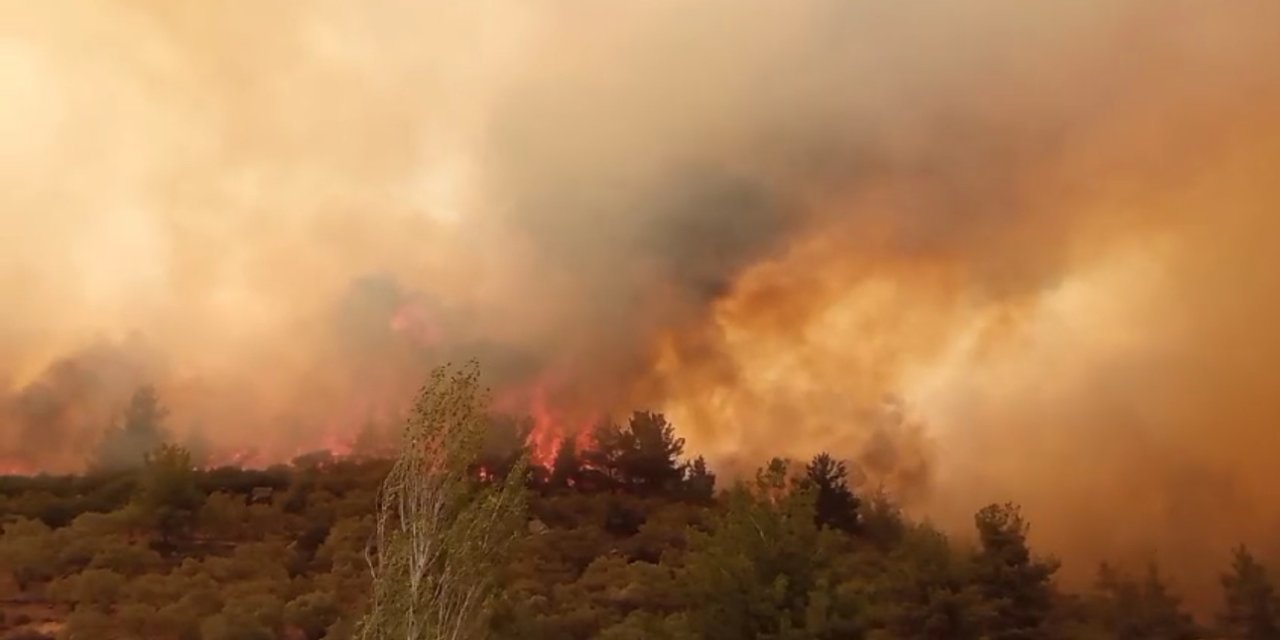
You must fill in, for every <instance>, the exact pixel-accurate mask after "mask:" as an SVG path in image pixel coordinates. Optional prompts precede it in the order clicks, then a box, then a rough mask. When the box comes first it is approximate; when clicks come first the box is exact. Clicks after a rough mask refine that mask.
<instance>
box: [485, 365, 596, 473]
mask: <svg viewBox="0 0 1280 640" xmlns="http://www.w3.org/2000/svg"><path fill="white" fill-rule="evenodd" d="M557 380H558V378H557V377H556V376H554V375H547V376H544V377H542V378H539V379H538V380H536V381H535V382H534V383H533V384H531V385H528V386H526V387H514V388H512V389H509V390H507V391H505V392H503V393H500V394H499V395H498V397H497V399H496V401H495V402H494V408H495V409H496V410H498V411H501V412H506V413H512V414H516V415H528V416H529V418H530V419H531V420H532V422H533V424H532V428H531V430H530V432H529V438H528V445H529V448H530V449H531V457H532V459H533V462H534V464H537V465H540V466H543V467H547V468H550V467H551V465H552V463H553V462H554V460H555V456H556V451H557V450H558V449H559V448H560V445H561V443H562V442H564V439H565V438H566V437H573V438H575V440H576V444H577V445H578V447H579V449H581V448H582V447H583V446H584V445H585V444H587V441H588V439H589V436H590V426H591V420H590V419H584V418H583V417H582V414H581V413H580V412H574V411H573V410H572V409H570V408H568V407H565V406H563V405H562V404H560V403H557V402H555V399H554V394H553V390H554V389H555V388H556V387H555V383H556V382H557Z"/></svg>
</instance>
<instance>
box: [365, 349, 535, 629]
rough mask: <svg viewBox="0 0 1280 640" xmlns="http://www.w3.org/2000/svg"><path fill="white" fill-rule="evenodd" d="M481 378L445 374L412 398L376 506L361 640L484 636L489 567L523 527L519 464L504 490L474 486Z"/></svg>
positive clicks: (469, 371)
mask: <svg viewBox="0 0 1280 640" xmlns="http://www.w3.org/2000/svg"><path fill="white" fill-rule="evenodd" d="M478 379H479V372H478V370H477V368H476V367H474V366H471V367H468V368H464V369H461V370H450V369H448V368H442V369H440V370H437V371H436V372H435V373H434V374H433V375H432V378H431V381H430V382H429V383H428V384H427V385H426V386H425V387H424V388H423V390H422V392H421V394H420V395H419V398H418V401H417V404H416V405H415V407H414V411H413V415H412V417H411V418H410V419H409V422H408V424H407V425H406V428H405V433H404V439H403V442H402V444H401V447H402V450H401V453H400V457H399V459H398V460H397V461H396V464H395V466H394V467H392V470H391V473H390V475H388V476H387V479H386V481H385V482H384V483H383V485H382V491H381V494H380V495H379V499H378V500H379V505H378V513H377V519H376V523H377V533H376V536H375V538H374V541H373V544H374V549H373V552H372V556H371V558H370V569H371V570H372V572H373V592H372V594H371V608H370V611H369V614H368V616H367V617H366V618H365V620H364V622H363V624H362V626H361V628H360V634H361V637H363V638H368V639H378V638H408V639H410V640H416V639H418V638H423V639H436V638H472V637H476V636H477V635H479V634H480V633H481V629H482V628H483V624H484V622H485V620H486V617H487V615H488V613H489V610H490V604H491V601H492V599H493V595H494V592H495V589H496V584H495V573H496V569H497V567H499V566H500V565H501V563H502V562H503V560H504V557H503V554H504V552H505V551H506V549H507V548H508V547H509V545H510V542H511V540H512V539H513V538H514V537H515V535H516V533H517V531H518V530H519V529H520V527H521V526H522V525H523V516H524V499H525V496H524V487H523V482H524V465H525V463H524V460H525V458H524V457H521V458H520V459H519V460H518V461H517V462H516V463H515V466H514V468H513V469H512V471H511V473H510V475H509V476H508V477H507V478H506V480H505V481H503V482H501V483H498V484H496V485H488V484H486V485H482V486H479V487H477V486H476V483H474V482H473V481H472V479H471V475H470V473H469V471H470V470H471V469H472V466H473V463H474V461H475V460H476V458H477V456H478V455H479V454H480V452H481V449H482V445H483V441H484V436H485V431H486V425H485V418H484V409H485V406H486V404H485V401H484V398H483V396H482V394H481V393H480V390H479V386H478Z"/></svg>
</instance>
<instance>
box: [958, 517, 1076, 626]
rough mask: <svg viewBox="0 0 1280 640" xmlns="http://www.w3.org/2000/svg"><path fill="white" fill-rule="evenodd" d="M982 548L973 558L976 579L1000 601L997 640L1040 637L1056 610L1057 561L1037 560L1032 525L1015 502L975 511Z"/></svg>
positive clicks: (990, 598) (988, 595)
mask: <svg viewBox="0 0 1280 640" xmlns="http://www.w3.org/2000/svg"><path fill="white" fill-rule="evenodd" d="M974 524H975V525H976V526H977V529H978V539H979V542H980V543H981V545H982V547H981V549H980V550H979V552H978V554H977V556H976V557H975V558H974V567H975V579H976V582H977V584H978V586H979V588H980V589H981V591H982V593H983V595H984V596H985V597H986V598H987V599H988V601H990V602H992V603H993V604H994V605H995V610H996V614H997V615H996V618H995V620H996V622H995V623H994V628H993V629H991V637H992V638H993V639H994V640H1022V639H1031V638H1039V637H1041V636H1042V635H1043V634H1042V633H1041V628H1042V626H1043V625H1044V623H1045V620H1046V619H1047V618H1048V617H1049V614H1050V613H1051V611H1052V609H1053V588H1052V584H1051V583H1050V580H1051V578H1052V577H1053V574H1054V573H1055V572H1056V571H1057V569H1058V565H1057V562H1056V561H1053V560H1038V559H1035V558H1033V557H1032V556H1031V549H1030V548H1029V547H1028V546H1027V532H1028V531H1029V530H1030V528H1031V527H1030V525H1029V524H1027V522H1026V521H1025V520H1023V518H1022V512H1021V510H1020V509H1019V508H1018V507H1017V506H1016V505H1013V504H1009V503H1006V504H992V505H989V506H987V507H985V508H983V509H982V510H981V511H979V512H978V513H977V515H976V516H974Z"/></svg>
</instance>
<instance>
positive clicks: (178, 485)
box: [134, 444, 204, 544]
mask: <svg viewBox="0 0 1280 640" xmlns="http://www.w3.org/2000/svg"><path fill="white" fill-rule="evenodd" d="M203 502H204V496H202V495H201V494H200V490H199V489H198V488H197V487H196V478H195V470H194V469H192V466H191V454H190V453H188V452H187V450H186V449H183V448H182V447H179V446H177V445H171V444H166V445H161V446H160V447H159V448H158V449H156V450H154V451H152V452H151V453H149V454H147V456H146V458H145V463H144V466H143V469H142V476H141V477H140V478H139V482H138V489H137V494H136V496H135V498H134V506H135V508H136V509H137V510H138V513H139V515H140V516H141V517H142V518H143V521H144V522H146V523H147V524H148V525H150V526H151V527H153V528H154V529H155V530H156V532H158V533H159V534H160V538H161V540H162V541H163V542H164V543H165V544H168V543H169V542H170V541H171V539H172V538H173V537H174V536H176V535H180V534H182V533H184V532H186V530H187V529H188V528H189V527H190V526H191V524H192V523H193V522H194V520H195V516H196V513H197V510H199V509H200V507H201V505H202V504H203Z"/></svg>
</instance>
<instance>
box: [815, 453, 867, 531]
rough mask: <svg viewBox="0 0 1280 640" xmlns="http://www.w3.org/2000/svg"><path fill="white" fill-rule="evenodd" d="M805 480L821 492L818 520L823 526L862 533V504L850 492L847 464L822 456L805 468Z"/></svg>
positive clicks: (819, 494) (816, 457)
mask: <svg viewBox="0 0 1280 640" xmlns="http://www.w3.org/2000/svg"><path fill="white" fill-rule="evenodd" d="M805 479H806V480H807V481H808V482H809V483H810V484H812V485H813V487H814V489H815V490H816V491H817V504H816V508H817V515H816V517H817V519H818V523H819V524H820V525H822V526H826V527H831V528H833V529H838V530H840V531H844V532H845V533H853V532H854V531H857V530H858V506H859V505H860V504H861V502H860V501H859V500H858V498H857V497H855V496H854V495H853V491H851V490H850V489H849V470H848V468H847V467H846V466H845V463H843V462H840V461H837V460H836V459H834V458H832V457H831V456H830V455H829V454H826V453H820V454H818V455H817V456H814V458H813V460H812V461H810V462H809V464H808V465H807V466H806V467H805Z"/></svg>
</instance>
